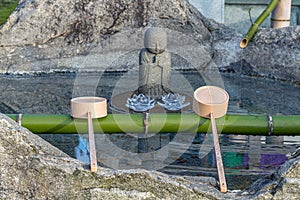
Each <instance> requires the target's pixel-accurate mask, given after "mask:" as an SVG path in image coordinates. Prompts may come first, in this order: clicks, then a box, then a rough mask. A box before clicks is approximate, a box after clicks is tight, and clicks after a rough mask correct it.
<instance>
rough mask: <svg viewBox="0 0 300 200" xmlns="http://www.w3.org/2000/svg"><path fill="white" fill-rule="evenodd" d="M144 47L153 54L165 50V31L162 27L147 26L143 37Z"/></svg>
mask: <svg viewBox="0 0 300 200" xmlns="http://www.w3.org/2000/svg"><path fill="white" fill-rule="evenodd" d="M144 45H145V48H146V49H147V50H148V51H149V52H151V53H155V54H159V53H162V52H164V51H165V49H166V48H167V33H166V31H165V30H164V29H162V28H157V27H153V28H148V29H147V31H146V32H145V37H144Z"/></svg>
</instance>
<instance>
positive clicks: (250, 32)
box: [240, 0, 280, 49]
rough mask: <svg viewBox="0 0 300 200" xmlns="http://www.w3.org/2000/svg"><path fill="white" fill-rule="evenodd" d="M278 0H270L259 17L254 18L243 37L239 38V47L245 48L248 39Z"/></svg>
mask: <svg viewBox="0 0 300 200" xmlns="http://www.w3.org/2000/svg"><path fill="white" fill-rule="evenodd" d="M279 1H280V0H272V1H271V2H270V3H269V5H268V6H267V8H266V9H265V10H264V11H263V12H262V13H261V14H260V15H259V17H258V18H257V19H256V21H255V22H254V23H253V24H252V26H251V27H250V29H249V30H248V32H247V34H246V35H245V36H244V38H243V39H242V40H241V43H240V47H241V48H242V49H243V48H245V47H246V46H247V45H248V43H249V41H250V40H251V39H252V37H253V36H254V34H255V33H256V31H257V30H258V27H259V26H260V25H261V24H262V23H263V22H264V21H265V19H266V18H267V17H268V16H269V15H270V13H271V12H272V11H273V10H274V8H275V7H276V5H277V4H278V2H279Z"/></svg>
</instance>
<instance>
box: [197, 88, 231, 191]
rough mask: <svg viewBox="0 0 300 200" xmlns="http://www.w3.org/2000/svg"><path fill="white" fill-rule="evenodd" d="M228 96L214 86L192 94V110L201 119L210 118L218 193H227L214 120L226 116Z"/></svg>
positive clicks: (199, 89)
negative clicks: (218, 186)
mask: <svg viewBox="0 0 300 200" xmlns="http://www.w3.org/2000/svg"><path fill="white" fill-rule="evenodd" d="M228 101H229V95H228V93H227V92H226V91H225V90H223V89H222V88H219V87H216V86H203V87H200V88H198V89H197V90H196V91H195V92H194V101H193V110H194V112H195V113H197V114H198V115H200V116H201V117H205V118H210V120H211V127H212V132H213V140H214V149H215V157H216V163H217V169H218V177H219V183H220V191H221V192H227V184H226V179H225V173H224V167H223V161H222V155H221V149H220V144H219V138H218V132H217V127H216V122H215V118H219V117H223V116H224V115H226V112H227V108H228Z"/></svg>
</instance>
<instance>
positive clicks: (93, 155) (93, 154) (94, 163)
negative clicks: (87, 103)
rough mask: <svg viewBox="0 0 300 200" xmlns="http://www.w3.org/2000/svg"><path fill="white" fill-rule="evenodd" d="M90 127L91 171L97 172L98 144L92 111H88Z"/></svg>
mask: <svg viewBox="0 0 300 200" xmlns="http://www.w3.org/2000/svg"><path fill="white" fill-rule="evenodd" d="M88 129H89V144H90V163H91V171H92V172H96V171H97V157H96V146H95V138H94V128H93V120H92V114H91V113H90V112H88Z"/></svg>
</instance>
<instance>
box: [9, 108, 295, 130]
mask: <svg viewBox="0 0 300 200" xmlns="http://www.w3.org/2000/svg"><path fill="white" fill-rule="evenodd" d="M7 116H9V117H10V118H11V119H13V120H15V121H17V119H18V114H7ZM272 118H273V133H272V135H300V115H292V116H273V117H272ZM143 120H144V116H143V114H109V115H108V116H107V117H105V118H100V119H94V120H93V125H94V131H95V133H123V132H127V133H143V131H144V126H143ZM148 122H149V125H148V130H149V132H160V133H177V132H180V133H183V134H184V133H186V132H198V133H206V132H207V130H208V128H209V126H210V121H209V119H206V118H202V117H200V116H198V115H196V114H176V113H172V114H171V113H170V114H158V113H157V114H149V120H148ZM216 123H217V127H218V129H219V130H220V131H221V132H222V134H238V135H269V131H270V128H269V120H268V117H267V116H262V115H260V116H256V115H255V116H252V115H226V116H224V117H222V118H219V119H216ZM22 126H23V127H25V128H28V129H29V130H30V131H31V132H33V133H38V134H42V133H52V134H76V133H86V132H87V120H85V119H73V118H72V117H71V116H70V115H29V114H23V115H22Z"/></svg>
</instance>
